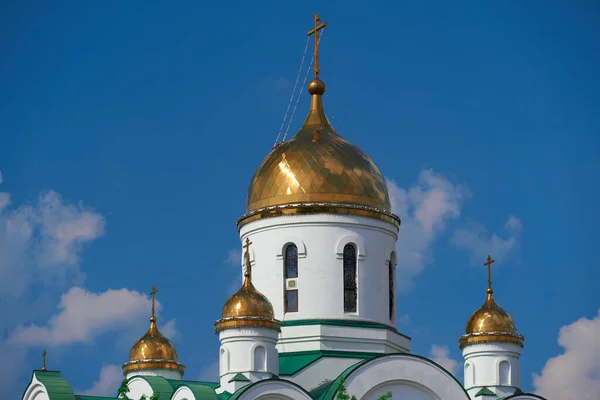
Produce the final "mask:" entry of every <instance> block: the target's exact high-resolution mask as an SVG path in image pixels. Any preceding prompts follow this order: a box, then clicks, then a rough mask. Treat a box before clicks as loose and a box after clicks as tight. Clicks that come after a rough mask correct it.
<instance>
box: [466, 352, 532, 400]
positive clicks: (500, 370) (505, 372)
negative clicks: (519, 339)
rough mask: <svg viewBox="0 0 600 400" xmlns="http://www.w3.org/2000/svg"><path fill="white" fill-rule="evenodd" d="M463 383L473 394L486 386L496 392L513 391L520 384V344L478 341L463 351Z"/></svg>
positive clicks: (507, 393) (502, 393) (504, 393)
mask: <svg viewBox="0 0 600 400" xmlns="http://www.w3.org/2000/svg"><path fill="white" fill-rule="evenodd" d="M462 353H463V358H464V360H465V362H464V386H465V388H467V391H468V392H469V394H470V395H471V396H472V397H474V396H475V394H477V392H478V391H479V390H480V389H481V388H482V387H486V388H488V389H490V390H491V391H493V392H495V393H496V394H498V395H509V394H513V393H514V392H515V390H516V389H517V388H520V387H521V370H520V366H519V357H520V356H521V346H519V345H518V344H515V343H502V342H496V343H494V342H492V343H477V344H470V345H467V346H465V347H464V348H463V350H462Z"/></svg>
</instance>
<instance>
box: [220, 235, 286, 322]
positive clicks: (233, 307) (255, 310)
mask: <svg viewBox="0 0 600 400" xmlns="http://www.w3.org/2000/svg"><path fill="white" fill-rule="evenodd" d="M250 244H252V243H250V240H249V239H246V245H245V246H244V247H246V248H248V247H249V246H250ZM244 258H245V262H244V263H245V266H246V269H245V271H244V282H243V283H242V287H241V288H240V289H239V290H238V291H237V292H235V293H234V294H233V295H231V297H229V299H227V301H226V302H225V305H224V306H223V312H222V313H221V319H220V320H218V321H217V322H215V331H216V332H220V331H222V330H224V329H230V328H239V327H251V326H252V327H266V328H273V329H277V330H279V329H280V326H281V323H280V322H279V321H278V320H276V319H275V312H274V311H273V305H272V304H271V302H270V301H269V299H267V297H266V296H265V295H263V294H262V293H260V292H259V291H258V290H256V288H255V287H254V285H253V284H252V270H251V266H250V257H249V254H248V250H247V249H246V253H245V254H244Z"/></svg>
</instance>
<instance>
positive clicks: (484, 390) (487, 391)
mask: <svg viewBox="0 0 600 400" xmlns="http://www.w3.org/2000/svg"><path fill="white" fill-rule="evenodd" d="M495 395H496V393H494V392H492V391H491V390H490V389H488V388H487V387H485V386H484V387H482V388H481V389H480V390H479V392H477V393H475V397H479V396H495Z"/></svg>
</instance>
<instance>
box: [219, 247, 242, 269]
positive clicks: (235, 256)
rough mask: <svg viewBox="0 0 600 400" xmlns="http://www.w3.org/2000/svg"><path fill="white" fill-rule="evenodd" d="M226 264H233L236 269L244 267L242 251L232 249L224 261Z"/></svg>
mask: <svg viewBox="0 0 600 400" xmlns="http://www.w3.org/2000/svg"><path fill="white" fill-rule="evenodd" d="M223 262H224V263H225V264H231V265H233V266H235V267H237V266H240V265H242V264H241V262H242V252H241V251H240V249H231V250H229V251H228V252H227V257H226V258H225V260H223Z"/></svg>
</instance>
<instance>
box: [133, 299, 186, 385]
mask: <svg viewBox="0 0 600 400" xmlns="http://www.w3.org/2000/svg"><path fill="white" fill-rule="evenodd" d="M156 292H157V291H156V288H153V290H152V317H150V327H149V328H148V331H147V332H146V333H145V334H144V336H142V337H141V338H139V339H138V340H137V341H136V342H135V343H134V344H133V346H132V347H131V351H130V352H129V362H127V363H125V364H123V372H124V373H129V372H135V371H140V370H147V369H167V370H172V371H179V372H180V373H181V374H182V375H183V373H184V371H185V366H184V365H182V364H179V356H178V355H177V349H176V348H175V345H174V344H173V343H172V342H171V341H170V340H169V339H167V338H166V337H165V336H164V335H163V334H162V333H160V331H159V330H158V327H157V326H156V317H155V316H154V301H155V298H154V295H155V293H156Z"/></svg>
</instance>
